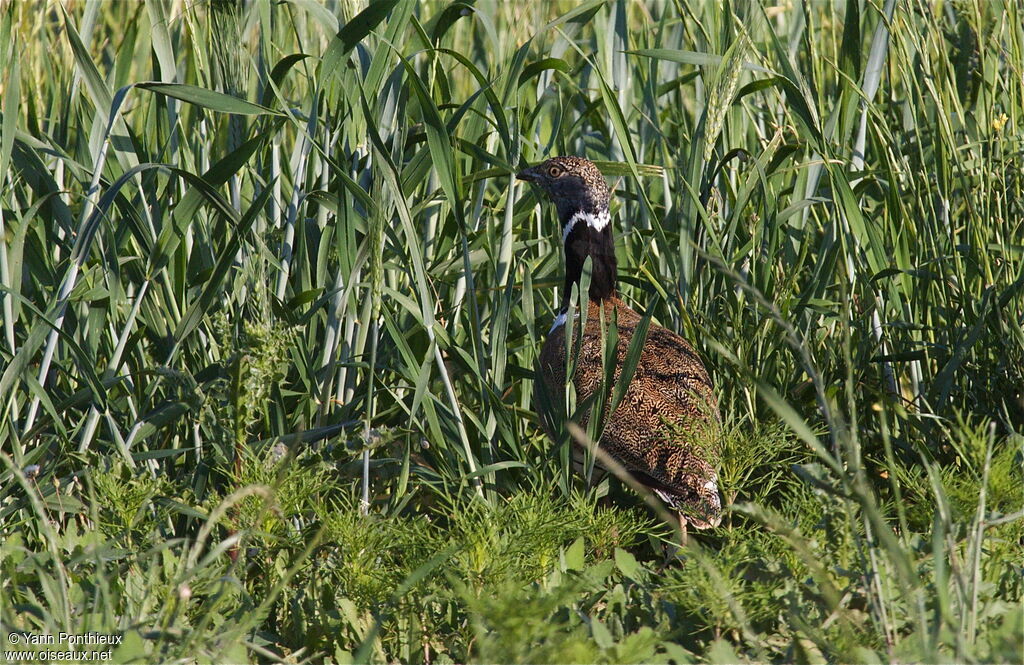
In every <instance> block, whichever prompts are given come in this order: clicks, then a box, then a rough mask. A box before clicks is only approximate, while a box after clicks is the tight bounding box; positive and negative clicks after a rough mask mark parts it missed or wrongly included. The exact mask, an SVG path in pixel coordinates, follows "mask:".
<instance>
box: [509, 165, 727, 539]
mask: <svg viewBox="0 0 1024 665" xmlns="http://www.w3.org/2000/svg"><path fill="white" fill-rule="evenodd" d="M517 177H518V178H519V179H521V180H526V181H528V182H532V183H534V184H536V185H538V186H540V188H541V189H543V190H544V191H545V193H547V195H548V197H549V198H550V199H551V200H552V201H553V202H554V204H555V207H556V208H557V210H558V216H559V220H560V222H561V224H562V227H563V228H562V238H563V242H564V245H565V247H564V249H565V265H566V275H565V290H564V292H563V295H562V307H561V308H560V310H559V316H558V317H557V318H556V320H555V325H554V326H552V329H551V332H550V333H548V337H547V339H546V340H545V342H544V346H543V348H542V349H541V354H540V375H541V379H542V380H543V381H544V385H545V387H546V388H547V392H548V394H549V395H550V396H551V398H552V399H553V400H560V399H562V398H564V391H565V384H566V376H565V372H566V362H565V350H566V344H565V326H564V322H565V315H566V311H567V309H568V306H569V297H570V293H571V289H572V286H573V285H574V284H576V283H577V282H579V280H580V277H581V274H582V270H583V266H584V263H585V261H586V259H587V257H590V259H591V265H592V268H591V281H590V289H589V294H588V296H589V298H588V300H589V304H588V312H587V323H586V328H585V330H584V332H583V339H582V344H581V346H580V351H579V356H578V358H577V360H576V369H575V374H574V376H573V377H572V380H573V384H574V386H575V389H576V396H577V401H578V402H580V401H584V400H588V399H590V398H591V397H592V396H593V395H594V394H595V393H596V392H597V391H598V390H599V387H600V383H601V381H602V379H603V378H604V367H603V364H602V349H603V344H604V341H603V336H602V333H601V319H602V316H601V309H602V308H603V309H604V320H605V321H607V322H610V321H612V320H616V321H617V332H618V344H617V347H616V349H615V353H616V356H615V366H614V377H613V379H612V381H613V384H612V385H614V383H615V382H617V381H618V379H619V374H620V372H621V369H622V365H623V362H624V359H625V356H626V353H627V350H628V349H629V344H630V340H631V339H632V338H633V334H634V332H635V331H636V328H637V325H638V324H639V323H640V320H641V316H640V315H639V314H637V313H636V312H635V311H634V310H633V309H632V308H630V307H629V306H628V305H627V304H626V303H624V302H623V301H622V300H621V299H620V298H619V297H618V294H617V292H616V287H615V282H616V269H617V264H616V260H615V247H614V241H613V236H612V231H611V216H610V213H609V209H608V201H609V197H610V194H609V191H608V185H607V183H606V182H605V180H604V176H603V175H602V174H601V172H600V170H598V168H597V167H596V166H595V165H594V164H593V163H592V162H590V161H589V160H587V159H583V158H581V157H554V158H552V159H549V160H547V161H545V162H543V163H541V164H539V165H537V166H533V167H530V168H527V169H524V170H523V171H521V172H519V173H518V174H517ZM556 403H557V402H556ZM610 406H611V405H610V404H609V403H606V404H605V405H604V407H603V410H604V412H605V421H604V430H603V432H602V433H601V436H600V442H599V443H600V447H601V449H602V450H603V451H604V452H606V453H607V454H608V455H609V456H610V457H611V458H613V459H614V460H615V461H617V462H618V463H619V464H621V465H622V466H623V467H624V468H625V469H626V470H627V471H628V472H629V473H630V474H631V475H632V476H633V477H634V478H635V479H636V480H637V481H638V482H640V483H641V484H643V485H646V486H647V487H649V488H651V489H652V490H653V491H654V492H655V493H656V494H657V495H658V496H659V497H661V499H662V500H663V501H665V502H666V503H668V504H669V505H670V506H671V507H672V508H673V509H675V510H677V511H678V512H679V516H680V517H679V519H680V523H681V525H682V526H685V525H686V524H687V523H689V524H691V525H693V526H694V527H695V528H708V527H713V526H717V525H718V523H719V521H720V515H721V503H720V499H719V496H718V485H717V473H716V471H715V467H714V460H715V457H716V456H717V454H718V451H717V449H716V447H717V444H716V438H717V432H718V428H719V423H720V416H719V412H718V404H717V400H716V399H715V394H714V389H713V386H712V383H711V378H710V377H709V376H708V373H707V370H706V369H705V368H704V364H703V363H702V362H701V360H700V357H699V356H698V355H697V353H696V352H695V351H694V350H693V348H692V347H691V346H690V345H689V344H688V343H687V342H686V341H685V340H684V339H683V338H681V337H680V336H679V335H677V334H675V333H674V332H672V331H670V330H667V329H666V328H663V327H661V326H657V325H653V324H652V325H651V326H650V328H649V331H648V335H647V339H646V341H645V342H644V346H643V348H642V350H641V352H640V357H639V361H638V363H637V367H636V371H635V372H634V374H633V378H632V380H631V382H630V384H629V387H628V388H627V389H626V392H625V395H624V397H623V399H622V400H621V402H620V403H619V405H618V407H617V408H616V409H615V412H614V413H608V411H609V409H610ZM589 419H590V413H584V414H583V415H582V416H581V421H582V422H581V423H580V424H581V425H582V426H584V427H585V426H586V425H587V422H588V421H589ZM549 434H552V435H553V434H554V433H553V432H549Z"/></svg>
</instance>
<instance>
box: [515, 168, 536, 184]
mask: <svg viewBox="0 0 1024 665" xmlns="http://www.w3.org/2000/svg"><path fill="white" fill-rule="evenodd" d="M516 179H517V180H525V181H526V182H536V181H537V174H536V173H534V171H533V167H532V166H531V167H530V168H528V169H523V170H522V171H520V172H519V173H517V174H516Z"/></svg>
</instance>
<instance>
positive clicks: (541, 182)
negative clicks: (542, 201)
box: [516, 157, 610, 234]
mask: <svg viewBox="0 0 1024 665" xmlns="http://www.w3.org/2000/svg"><path fill="white" fill-rule="evenodd" d="M516 177H517V178H519V179H520V180H525V181H527V182H532V183H533V184H535V185H537V186H538V187H540V188H541V189H542V190H544V192H545V193H547V195H548V197H549V198H550V199H551V201H552V202H553V203H554V204H555V207H556V208H557V209H558V218H559V219H560V220H561V222H562V226H563V229H564V230H565V232H566V234H568V231H569V230H571V226H568V227H567V225H569V224H575V223H576V222H578V221H581V220H583V219H585V218H587V217H589V218H590V219H591V220H597V219H600V220H601V222H603V223H602V224H601V227H599V228H598V230H601V228H603V226H604V225H606V224H607V223H608V221H607V220H608V219H609V214H608V199H609V197H610V194H609V192H608V184H607V183H606V182H605V180H604V176H603V175H602V174H601V171H600V170H598V168H597V166H595V165H594V163H593V162H592V161H590V160H589V159H584V158H582V157H552V158H551V159H549V160H547V161H546V162H541V163H540V164H537V165H536V166H531V167H529V168H526V169H523V170H522V171H520V172H519V173H517V174H516Z"/></svg>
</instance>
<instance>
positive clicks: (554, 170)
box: [548, 166, 562, 178]
mask: <svg viewBox="0 0 1024 665" xmlns="http://www.w3.org/2000/svg"><path fill="white" fill-rule="evenodd" d="M548 175H549V176H551V177H552V178H557V177H558V176H560V175H562V169H561V167H559V166H549V167H548Z"/></svg>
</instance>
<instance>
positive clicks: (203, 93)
mask: <svg viewBox="0 0 1024 665" xmlns="http://www.w3.org/2000/svg"><path fill="white" fill-rule="evenodd" d="M135 87H137V88H141V89H143V90H149V91H150V92H155V93H157V94H158V95H164V96H166V97H172V98H174V99H180V100H181V101H183V102H188V103H189V104H195V105H196V106H201V107H203V108H205V109H210V110H211V111H217V112H219V113H236V114H238V115H275V116H284V114H283V113H281V112H280V111H275V110H274V109H270V108H267V107H266V106H261V105H260V104H253V103H252V102H247V101H245V100H244V99H239V98H238V97H233V96H231V95H226V94H224V93H223V92H216V91H214V90H208V89H207V88H199V87H197V86H194V85H186V84H184V83H160V82H158V81H147V82H144V83H136V84H135Z"/></svg>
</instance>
